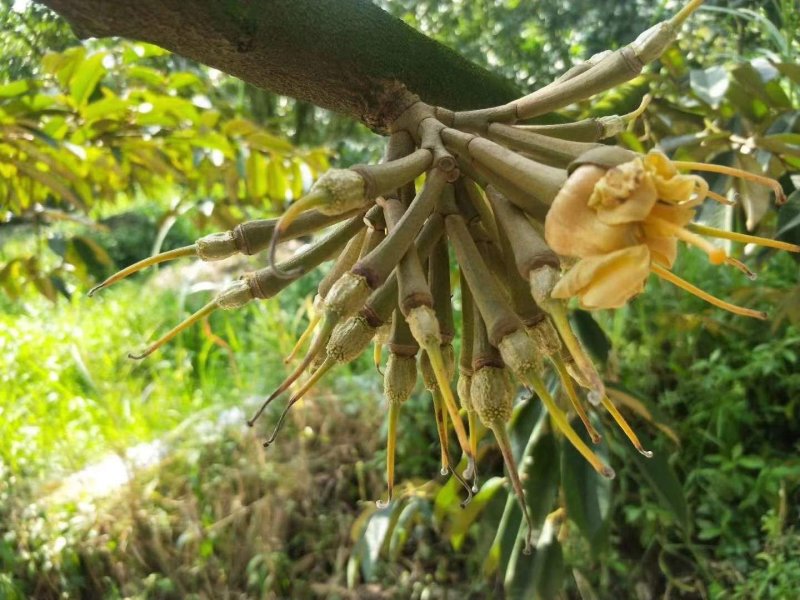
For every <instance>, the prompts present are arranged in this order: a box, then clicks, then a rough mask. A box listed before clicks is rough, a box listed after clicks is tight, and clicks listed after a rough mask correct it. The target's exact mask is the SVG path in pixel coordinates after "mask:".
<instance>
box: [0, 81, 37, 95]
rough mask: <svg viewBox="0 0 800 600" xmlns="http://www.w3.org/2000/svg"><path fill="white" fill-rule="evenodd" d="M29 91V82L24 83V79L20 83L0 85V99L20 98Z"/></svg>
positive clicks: (13, 82)
mask: <svg viewBox="0 0 800 600" xmlns="http://www.w3.org/2000/svg"><path fill="white" fill-rule="evenodd" d="M29 89H31V83H30V82H29V81H25V80H24V79H23V80H20V81H12V82H11V83H6V84H4V85H0V98H12V97H14V96H21V95H22V94H24V93H25V92H27V91H28V90H29Z"/></svg>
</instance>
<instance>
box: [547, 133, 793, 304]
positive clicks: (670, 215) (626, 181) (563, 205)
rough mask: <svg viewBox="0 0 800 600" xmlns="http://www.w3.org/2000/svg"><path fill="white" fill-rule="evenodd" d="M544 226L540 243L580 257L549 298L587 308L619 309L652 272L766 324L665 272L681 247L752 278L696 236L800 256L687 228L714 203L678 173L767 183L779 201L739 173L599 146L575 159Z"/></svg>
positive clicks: (695, 181)
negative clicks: (711, 174)
mask: <svg viewBox="0 0 800 600" xmlns="http://www.w3.org/2000/svg"><path fill="white" fill-rule="evenodd" d="M576 164H577V167H576V168H575V169H574V170H573V171H572V173H571V175H570V177H569V179H568V180H567V182H566V184H565V185H564V186H563V187H562V189H561V190H560V191H559V193H558V195H557V196H556V198H555V200H554V201H553V204H552V206H551V208H550V211H549V212H548V214H547V218H546V220H545V238H546V239H547V243H548V244H549V245H550V247H551V248H552V249H553V250H555V251H556V252H557V253H559V254H560V255H562V256H565V257H571V258H577V259H579V260H578V261H577V263H575V265H574V266H573V267H572V268H571V269H569V270H568V271H567V272H566V274H565V275H564V276H563V277H562V278H561V280H560V281H559V283H558V284H557V285H556V286H555V288H554V289H553V292H552V295H553V297H554V298H562V299H566V298H570V297H573V296H577V297H578V299H579V300H580V303H581V305H582V306H584V307H585V308H589V309H594V308H619V307H621V306H623V305H624V304H626V303H627V302H628V301H629V300H630V299H631V298H633V297H634V296H635V295H637V294H639V293H640V292H641V291H642V290H643V289H644V285H645V282H646V280H647V276H648V275H649V274H650V273H651V272H652V273H655V274H656V275H657V276H658V277H661V278H662V279H665V280H667V281H669V282H670V283H673V284H675V285H677V286H679V287H681V288H683V289H685V290H687V291H688V292H690V293H692V294H695V295H697V296H699V297H701V298H703V299H704V300H706V301H708V302H710V303H712V304H715V305H716V306H719V307H721V308H724V309H726V310H729V311H731V312H734V313H737V314H741V315H745V316H750V317H755V318H765V317H766V315H765V314H764V313H762V312H760V311H755V310H751V309H748V308H742V307H739V306H735V305H733V304H730V303H728V302H725V301H724V300H720V299H719V298H716V297H714V296H711V295H710V294H708V293H706V292H704V291H703V290H701V289H699V288H697V287H696V286H694V285H692V284H690V283H689V282H687V281H684V280H683V279H681V278H680V277H678V276H677V275H675V274H674V273H672V272H671V271H670V269H671V268H672V266H673V264H674V262H675V258H676V256H677V252H678V241H679V240H681V241H684V242H686V243H687V244H690V245H693V246H696V247H698V248H700V249H702V250H703V251H704V252H705V253H706V254H707V255H708V257H709V260H710V261H711V263H712V264H715V265H720V264H729V265H731V266H734V267H736V268H738V269H740V270H741V271H743V272H744V273H745V274H747V275H748V276H750V277H753V274H752V272H751V271H750V270H749V269H748V268H747V267H746V266H745V265H744V264H743V263H741V262H740V261H738V260H736V259H734V258H732V257H730V256H728V255H727V254H726V253H725V251H724V250H723V249H722V248H719V247H717V246H714V245H713V244H711V243H710V242H709V241H708V240H706V239H705V238H704V237H702V236H701V235H698V234H700V233H702V234H705V235H709V236H712V237H718V238H726V239H731V240H735V241H740V242H745V243H755V244H759V245H762V246H770V247H773V248H780V249H783V250H789V251H792V252H798V251H800V247H798V246H795V245H794V244H787V243H784V242H777V241H774V240H769V239H766V238H761V237H756V236H750V235H744V234H738V233H733V232H728V231H723V230H719V229H715V228H711V227H705V226H700V225H696V224H693V223H692V219H693V218H694V216H695V209H696V207H697V206H698V205H699V204H700V203H701V202H702V201H703V200H704V199H705V198H706V197H711V198H713V199H716V200H718V201H721V202H727V200H725V199H724V198H721V197H720V196H718V195H717V194H714V193H713V192H711V191H710V190H709V189H708V184H707V183H706V182H705V180H704V179H703V178H702V177H700V176H698V175H687V174H681V173H680V172H679V170H678V169H679V168H690V169H696V170H706V171H715V172H721V173H724V174H727V175H734V176H738V177H741V178H744V179H750V180H753V181H757V182H759V183H762V184H765V185H769V186H770V187H772V188H773V189H775V190H776V194H777V195H778V198H779V200H781V199H783V192H782V190H781V189H780V186H779V185H778V183H777V182H776V181H774V180H771V179H767V178H765V177H761V176H758V175H753V174H751V173H746V172H744V171H739V170H737V169H731V168H729V167H722V166H719V165H705V164H702V163H688V162H673V161H671V160H670V159H669V158H667V157H666V156H665V155H664V154H661V153H660V152H650V153H649V154H647V155H645V156H640V155H636V154H634V153H632V152H628V151H626V150H621V149H619V148H599V149H596V150H593V151H591V152H589V153H587V155H585V156H584V157H581V159H579V160H578V161H576Z"/></svg>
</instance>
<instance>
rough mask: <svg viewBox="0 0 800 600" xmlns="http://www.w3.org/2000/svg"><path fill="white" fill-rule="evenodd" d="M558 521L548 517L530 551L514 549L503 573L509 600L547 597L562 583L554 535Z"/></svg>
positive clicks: (560, 558) (547, 599)
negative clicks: (508, 568) (555, 521)
mask: <svg viewBox="0 0 800 600" xmlns="http://www.w3.org/2000/svg"><path fill="white" fill-rule="evenodd" d="M557 531H558V525H555V524H554V523H553V522H552V521H551V520H547V521H545V523H544V526H543V527H542V531H541V533H540V534H539V538H538V540H537V541H536V549H535V551H534V552H533V554H531V555H525V554H524V553H522V552H517V553H516V556H515V557H514V558H515V561H514V566H513V568H512V569H510V570H509V572H508V573H507V574H506V579H505V591H506V598H508V600H550V599H551V598H556V597H557V596H558V594H559V593H560V592H561V591H562V590H563V587H564V556H563V552H562V550H561V544H560V543H559V542H558V538H557V535H556V534H557Z"/></svg>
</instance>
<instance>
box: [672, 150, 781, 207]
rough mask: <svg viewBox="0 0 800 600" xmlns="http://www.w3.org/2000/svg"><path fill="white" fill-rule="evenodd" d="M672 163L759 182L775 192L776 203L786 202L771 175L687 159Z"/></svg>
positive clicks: (681, 166) (676, 166)
mask: <svg viewBox="0 0 800 600" xmlns="http://www.w3.org/2000/svg"><path fill="white" fill-rule="evenodd" d="M672 164H673V165H674V166H675V168H676V169H690V170H692V171H707V172H709V173H720V174H721V175H728V176H730V177H738V178H740V179H746V180H747V181H752V182H754V183H759V184H761V185H763V186H766V187H768V188H770V189H771V190H772V191H773V192H775V202H777V203H778V204H785V203H786V194H785V193H784V192H783V188H782V187H781V184H780V183H778V182H777V181H776V180H775V179H772V178H771V177H765V176H763V175H757V174H756V173H750V172H748V171H743V170H742V169H735V168H733V167H726V166H724V165H712V164H708V163H701V162H693V161H687V160H673V161H672Z"/></svg>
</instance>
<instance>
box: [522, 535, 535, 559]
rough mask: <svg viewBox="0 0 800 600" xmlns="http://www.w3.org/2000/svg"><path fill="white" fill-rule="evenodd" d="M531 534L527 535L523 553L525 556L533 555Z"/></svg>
mask: <svg viewBox="0 0 800 600" xmlns="http://www.w3.org/2000/svg"><path fill="white" fill-rule="evenodd" d="M531 535H532V534H531V532H530V531H529V532H528V533H526V534H525V546H524V547H523V548H522V553H523V554H524V555H525V556H530V555H531V554H533V543H532V542H531Z"/></svg>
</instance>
